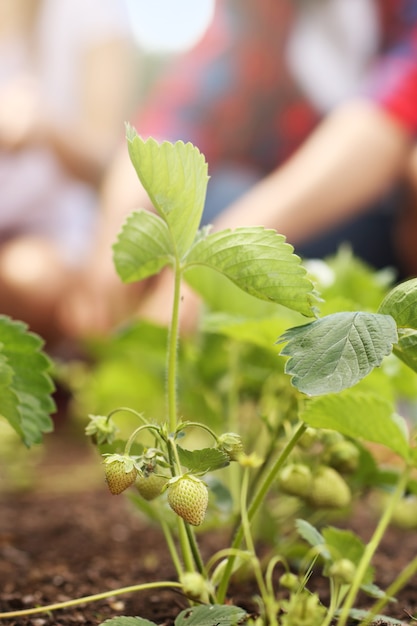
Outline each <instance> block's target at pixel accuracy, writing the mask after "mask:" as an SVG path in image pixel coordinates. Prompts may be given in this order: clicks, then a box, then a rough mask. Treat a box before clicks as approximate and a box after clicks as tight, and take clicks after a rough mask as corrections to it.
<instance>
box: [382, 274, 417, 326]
mask: <svg viewBox="0 0 417 626" xmlns="http://www.w3.org/2000/svg"><path fill="white" fill-rule="evenodd" d="M416 299H417V278H412V279H411V280H407V281H406V282H404V283H400V284H399V285H397V286H396V287H394V289H391V291H390V292H389V293H388V294H387V295H386V296H385V298H384V300H383V301H382V303H381V306H380V307H379V310H378V313H382V314H384V315H391V316H392V317H393V318H394V319H395V321H396V323H397V326H398V327H399V328H413V329H414V330H417V307H416Z"/></svg>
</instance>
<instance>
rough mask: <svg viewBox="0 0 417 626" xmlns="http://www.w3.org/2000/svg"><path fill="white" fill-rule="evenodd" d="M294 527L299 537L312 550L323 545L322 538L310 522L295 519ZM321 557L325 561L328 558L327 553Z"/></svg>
mask: <svg viewBox="0 0 417 626" xmlns="http://www.w3.org/2000/svg"><path fill="white" fill-rule="evenodd" d="M295 526H296V528H297V531H298V533H299V535H300V536H301V537H302V538H303V539H304V541H307V543H308V544H310V546H311V547H312V548H317V547H318V546H321V545H324V537H323V535H321V534H320V533H319V531H318V530H317V528H315V527H314V526H313V525H312V524H310V522H307V521H306V520H304V519H297V520H296V521H295ZM323 557H324V558H325V559H329V558H330V554H329V553H323Z"/></svg>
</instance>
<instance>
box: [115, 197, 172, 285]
mask: <svg viewBox="0 0 417 626" xmlns="http://www.w3.org/2000/svg"><path fill="white" fill-rule="evenodd" d="M173 256H174V249H173V247H172V242H171V239H170V234H169V230H168V226H167V225H166V223H165V222H164V221H163V220H162V219H161V218H160V217H159V216H158V215H155V214H154V213H150V212H149V211H145V210H144V209H142V210H140V211H136V212H134V213H132V214H131V215H130V216H129V217H128V219H127V221H126V222H125V224H124V225H123V228H122V230H121V232H120V234H119V236H118V238H117V241H116V243H115V244H114V245H113V258H114V264H115V267H116V270H117V273H118V274H119V276H120V278H121V279H122V280H123V282H125V283H131V282H136V281H139V280H143V279H144V278H148V277H149V276H153V275H154V274H157V273H158V272H160V270H161V269H162V268H163V267H165V266H166V265H168V263H169V262H170V259H171V258H172V257H173Z"/></svg>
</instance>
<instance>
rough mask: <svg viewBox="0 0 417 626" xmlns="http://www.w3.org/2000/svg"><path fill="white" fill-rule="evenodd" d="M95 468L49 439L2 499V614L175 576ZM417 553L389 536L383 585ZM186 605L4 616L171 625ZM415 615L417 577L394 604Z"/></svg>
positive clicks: (394, 609)
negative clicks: (131, 619) (120, 618)
mask: <svg viewBox="0 0 417 626" xmlns="http://www.w3.org/2000/svg"><path fill="white" fill-rule="evenodd" d="M92 459H93V462H92ZM96 465H97V466H98V470H100V467H99V465H100V464H99V463H97V459H96V458H95V457H94V456H93V454H92V452H91V451H90V450H89V448H87V447H83V445H80V444H79V440H78V442H77V443H76V445H72V446H71V444H70V443H69V442H68V440H65V439H64V438H63V437H62V435H59V433H58V434H55V435H53V436H50V443H49V444H48V445H47V450H46V455H45V458H44V460H43V461H42V462H41V464H40V467H37V469H36V479H35V480H34V482H33V483H32V485H31V489H30V490H27V491H25V492H15V491H9V492H3V494H2V495H1V496H0V507H1V509H0V510H1V513H0V611H1V612H5V611H11V610H18V609H25V608H30V607H34V606H39V605H46V604H49V603H54V602H60V601H65V600H68V599H72V598H78V597H84V596H87V595H90V594H95V593H99V592H103V591H107V590H112V589H116V588H119V587H125V586H129V585H132V584H138V583H141V582H149V581H157V580H161V579H164V580H171V579H172V580H174V579H175V574H174V570H173V567H172V566H171V564H170V561H169V559H168V558H167V556H166V551H165V544H164V540H163V537H162V536H161V534H160V532H159V530H158V529H157V528H153V527H150V526H149V524H148V523H147V522H146V521H145V519H144V518H142V517H140V516H139V515H138V513H136V512H134V511H133V509H132V508H131V505H130V503H129V502H128V500H127V499H126V498H125V497H124V496H111V495H110V494H109V493H108V491H107V488H106V486H105V485H104V483H103V479H102V477H101V474H100V475H99V474H98V473H97V472H96V471H95V469H94V468H95V467H96ZM0 469H1V467H0ZM100 471H101V470H100ZM80 476H82V477H83V478H81V480H80ZM80 483H81V484H80ZM368 526H369V517H368V516H367V515H366V514H364V515H362V514H361V515H360V516H357V517H356V519H355V521H354V523H353V525H352V528H353V529H354V530H355V532H357V533H358V534H360V536H361V537H362V538H363V539H365V540H366V539H367V537H369V535H370V533H371V527H369V528H368ZM200 542H201V547H202V550H203V553H206V554H212V553H213V552H214V551H215V550H216V549H217V548H219V547H222V543H224V538H222V537H221V536H218V535H215V534H212V533H210V534H209V535H207V536H204V537H201V538H200ZM416 547H417V535H416V534H415V533H411V532H407V533H405V532H399V531H398V530H395V529H391V530H390V532H389V533H388V535H387V537H386V538H385V540H384V544H383V547H382V550H381V552H380V553H379V555H378V556H377V558H376V559H375V561H374V565H375V567H376V571H377V583H378V584H379V585H380V586H381V587H382V588H386V587H387V585H389V583H390V582H392V580H393V579H394V578H395V576H396V575H397V574H398V573H399V572H400V571H401V569H402V568H403V567H404V566H405V564H406V563H407V562H409V560H410V559H411V558H412V557H414V556H415V552H416ZM322 583H323V581H321V580H320V579H319V578H318V579H317V580H316V581H315V582H314V583H313V584H314V585H315V587H316V589H317V590H318V591H319V593H320V596H321V597H322V599H323V600H324V601H325V600H326V594H327V583H326V586H325V585H324V584H322ZM321 585H322V590H321ZM254 592H255V587H254V586H251V585H250V584H249V583H245V584H244V583H239V584H238V585H235V588H234V590H232V596H233V597H232V598H231V600H232V601H233V602H234V603H235V604H238V605H240V606H242V607H244V608H246V609H247V610H253V609H254V606H255V605H254V604H253V602H252V601H251V597H252V595H253V593H254ZM186 606H187V602H186V600H185V598H183V597H182V596H181V595H180V594H179V593H177V592H175V591H173V590H164V591H160V590H158V591H148V592H137V593H130V594H127V595H121V596H114V597H113V598H112V599H110V600H109V599H107V600H101V601H98V602H94V603H91V604H84V605H81V606H78V607H74V608H71V609H67V610H58V611H56V612H53V613H51V614H43V613H42V614H38V615H34V616H31V617H25V618H22V617H20V618H13V619H12V618H10V619H5V620H2V621H0V625H2V624H4V625H9V626H11V625H21V624H25V625H31V626H52V625H54V626H67V625H72V626H73V625H74V624H85V625H97V624H99V623H101V622H102V621H103V620H105V619H106V618H108V617H112V616H116V615H140V616H141V617H144V618H146V619H149V620H152V621H154V622H155V623H157V624H160V625H164V626H171V625H172V624H173V620H174V618H175V616H176V615H177V614H178V613H179V612H180V610H182V609H183V608H185V607H186ZM364 606H366V604H365V605H364ZM415 612H417V580H412V581H411V582H410V584H408V585H407V587H406V588H405V589H404V590H403V591H402V592H401V594H400V595H399V598H398V602H397V603H396V604H392V605H390V609H389V613H390V617H395V618H397V619H400V620H402V621H403V622H404V623H406V624H407V623H413V620H412V619H411V615H413V614H414V613H415ZM378 623H379V624H380V625H381V626H382V625H383V624H384V625H389V624H390V623H391V622H390V621H389V620H387V621H380V622H378Z"/></svg>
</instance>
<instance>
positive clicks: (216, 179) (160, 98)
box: [70, 0, 417, 333]
mask: <svg viewBox="0 0 417 626" xmlns="http://www.w3.org/2000/svg"><path fill="white" fill-rule="evenodd" d="M133 125H134V126H135V128H136V129H137V131H138V133H139V135H141V136H142V137H144V138H146V137H147V136H153V137H155V138H156V139H158V140H161V141H162V140H165V139H167V140H170V141H175V140H177V139H181V140H183V141H184V142H187V141H191V142H192V143H194V144H195V145H196V146H197V147H198V148H199V149H200V150H201V152H203V154H204V155H205V156H206V158H207V161H208V164H209V174H210V176H211V178H210V181H209V183H208V192H207V202H206V207H205V211H204V215H203V221H204V222H205V223H207V222H209V223H212V224H213V227H214V229H216V230H218V229H221V228H236V227H239V226H255V225H262V226H265V227H267V228H275V229H276V230H277V231H278V232H280V233H282V234H284V235H286V237H287V240H288V241H289V242H290V243H291V244H293V245H294V246H295V251H296V253H297V254H300V255H301V256H304V257H317V256H318V257H324V256H326V255H328V254H331V253H333V252H335V251H336V250H337V248H338V246H339V245H340V243H342V242H344V241H348V242H349V243H350V244H351V246H352V248H353V251H354V252H355V254H357V255H358V256H360V257H362V258H363V259H364V260H365V261H366V262H368V263H370V264H371V265H373V266H374V267H375V268H379V267H385V266H394V267H396V268H397V269H398V271H399V276H403V275H406V274H408V273H409V272H410V271H415V269H416V268H415V267H414V268H411V267H410V266H407V265H406V263H405V261H406V260H407V255H406V254H405V253H402V252H401V245H402V242H400V244H399V243H398V238H399V233H401V232H402V231H405V232H406V233H408V239H409V242H410V240H411V243H412V244H413V242H415V239H416V233H417V231H416V230H413V231H411V230H410V229H408V226H407V222H406V221H404V218H403V207H404V206H406V198H405V189H406V187H407V185H406V180H407V177H409V176H410V174H412V173H413V172H416V176H415V179H416V181H417V158H415V159H414V160H413V158H412V155H413V154H414V153H413V148H414V145H415V133H416V130H417V3H416V2H415V0H303V1H301V0H244V1H243V0H228V1H227V0H223V1H219V2H218V3H217V8H216V12H215V16H214V20H213V23H212V24H211V26H210V28H209V29H208V31H207V32H206V34H205V36H204V37H203V39H202V40H201V42H200V43H199V44H198V45H197V46H196V47H195V48H194V49H193V50H192V51H191V52H190V53H188V54H185V55H184V56H182V57H180V58H179V59H177V60H173V62H172V64H171V65H170V66H169V67H168V73H167V75H166V76H165V77H163V78H162V79H161V80H160V81H159V83H158V84H157V85H156V87H155V89H154V91H153V93H152V94H151V96H150V98H149V99H148V101H147V102H146V103H145V105H144V106H143V107H142V109H141V110H140V111H139V113H138V115H137V116H136V119H134V120H133ZM416 188H417V185H416ZM139 207H143V208H151V207H150V204H149V199H148V198H147V195H146V193H145V192H144V190H143V189H141V186H140V183H139V181H138V179H137V177H136V174H135V171H134V169H133V167H132V165H131V164H130V161H129V156H128V153H127V149H126V147H125V146H123V147H122V148H121V150H120V153H119V154H118V155H117V157H116V159H115V162H114V163H113V166H112V168H111V170H110V171H109V174H108V176H107V177H106V180H105V184H104V185H103V198H102V208H103V219H102V222H101V226H100V233H99V238H98V241H97V248H96V253H95V256H94V259H93V262H92V265H91V267H90V271H89V277H88V276H87V285H88V287H87V288H86V290H85V291H84V293H83V292H82V291H81V292H80V293H79V294H78V297H76V298H75V299H74V300H73V302H72V305H73V308H71V311H72V313H73V315H72V316H71V320H70V321H71V328H70V332H75V333H83V332H89V331H91V330H96V331H98V330H100V328H101V329H102V330H103V331H104V330H106V329H109V328H111V327H112V326H113V325H114V324H115V323H117V322H120V320H121V319H123V315H124V316H125V317H126V316H127V315H129V314H131V313H132V312H133V311H135V312H136V314H137V315H139V316H140V315H143V316H146V317H151V318H152V319H154V320H155V321H161V322H162V323H166V321H167V320H166V315H167V314H168V313H169V307H167V306H166V303H167V301H169V300H168V298H169V291H168V289H169V286H170V276H169V273H168V272H163V273H162V275H161V276H160V277H158V278H151V279H149V280H148V281H146V282H144V283H143V284H141V285H138V286H137V291H136V293H135V291H134V290H132V289H131V288H129V287H126V286H122V285H120V281H119V279H118V278H117V276H116V274H115V271H114V269H113V267H112V261H111V244H112V243H113V242H114V240H115V237H116V234H117V232H118V230H119V229H120V227H121V224H122V222H123V220H124V218H125V217H126V215H127V214H128V213H130V212H131V211H132V210H133V209H135V208H139ZM410 215H411V216H413V215H414V213H413V211H411V213H410ZM414 221H415V222H417V219H415V218H414ZM415 247H416V246H415V245H414V248H415ZM408 260H410V259H409V258H408ZM184 292H185V294H186V300H185V302H184V303H183V314H184V315H185V318H187V315H188V314H190V315H191V320H192V321H195V317H194V309H193V303H194V301H195V297H194V296H192V295H191V294H190V293H189V290H188V289H187V288H186V287H184ZM132 296H133V298H132ZM135 298H136V299H135ZM115 305H116V306H115ZM167 311H168V313H167Z"/></svg>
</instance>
